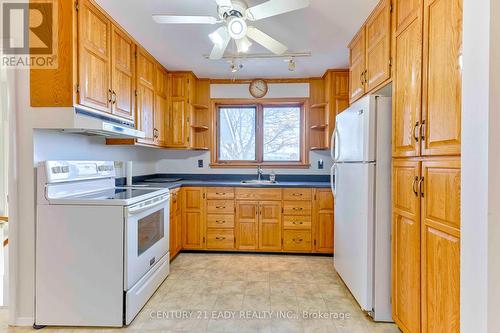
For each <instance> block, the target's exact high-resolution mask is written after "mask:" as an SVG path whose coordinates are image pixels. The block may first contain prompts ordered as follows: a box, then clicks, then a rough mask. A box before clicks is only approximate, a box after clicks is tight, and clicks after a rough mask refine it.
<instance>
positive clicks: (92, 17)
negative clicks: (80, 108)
mask: <svg viewBox="0 0 500 333" xmlns="http://www.w3.org/2000/svg"><path fill="white" fill-rule="evenodd" d="M78 61H79V64H78V69H79V70H78V82H79V86H80V93H79V95H78V96H79V99H78V103H79V104H81V105H84V106H88V107H91V108H94V109H97V110H100V111H104V112H111V92H112V91H111V74H110V70H111V65H110V63H111V22H110V21H109V20H108V18H107V17H106V16H105V15H104V14H103V13H102V12H101V11H99V9H97V8H96V7H95V6H93V5H92V4H91V3H90V1H88V0H83V1H81V2H80V9H79V10H78Z"/></svg>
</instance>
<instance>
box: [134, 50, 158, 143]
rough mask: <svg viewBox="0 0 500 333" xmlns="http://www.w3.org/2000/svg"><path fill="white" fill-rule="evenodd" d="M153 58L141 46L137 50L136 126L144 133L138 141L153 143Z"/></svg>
mask: <svg viewBox="0 0 500 333" xmlns="http://www.w3.org/2000/svg"><path fill="white" fill-rule="evenodd" d="M154 78H155V60H154V59H153V58H152V57H151V56H150V55H149V54H148V53H147V52H146V51H145V50H144V49H142V48H139V49H138V52H137V128H138V129H139V130H141V131H143V132H144V133H146V137H145V138H144V139H137V141H138V142H140V143H145V144H154V143H155V141H156V138H157V131H156V128H155V105H154V101H155V88H154Z"/></svg>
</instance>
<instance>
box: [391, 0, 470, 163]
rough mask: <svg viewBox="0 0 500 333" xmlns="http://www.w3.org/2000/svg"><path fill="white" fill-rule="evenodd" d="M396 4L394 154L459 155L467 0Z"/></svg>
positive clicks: (396, 2) (438, 0)
mask: <svg viewBox="0 0 500 333" xmlns="http://www.w3.org/2000/svg"><path fill="white" fill-rule="evenodd" d="M394 8H395V15H394V16H395V20H394V24H393V30H394V35H395V38H394V65H395V66H394V67H395V68H394V80H393V82H394V83H393V87H394V88H393V92H394V93H393V103H394V105H393V156H394V157H408V156H437V155H458V154H460V146H461V112H462V110H461V98H462V96H461V91H462V85H461V83H462V69H461V53H462V0H433V1H431V0H423V1H417V0H413V1H402V0H400V1H395V3H394ZM422 31H423V32H422ZM422 54H423V56H422Z"/></svg>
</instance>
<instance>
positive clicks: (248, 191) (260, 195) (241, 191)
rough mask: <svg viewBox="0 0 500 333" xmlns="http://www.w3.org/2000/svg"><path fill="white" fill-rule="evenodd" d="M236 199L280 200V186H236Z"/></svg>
mask: <svg viewBox="0 0 500 333" xmlns="http://www.w3.org/2000/svg"><path fill="white" fill-rule="evenodd" d="M235 196H236V199H239V200H262V201H266V200H267V201H268V200H281V189H280V188H265V189H264V188H239V187H238V188H236V189H235Z"/></svg>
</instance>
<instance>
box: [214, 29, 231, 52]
mask: <svg viewBox="0 0 500 333" xmlns="http://www.w3.org/2000/svg"><path fill="white" fill-rule="evenodd" d="M209 37H210V39H211V40H212V42H213V43H214V48H213V49H212V52H211V53H210V59H211V60H218V59H222V57H223V56H224V52H226V49H227V46H228V45H229V42H230V41H231V36H230V35H229V31H227V27H226V26H223V27H220V28H219V29H217V30H215V31H214V32H212V33H211V34H210V35H209Z"/></svg>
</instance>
